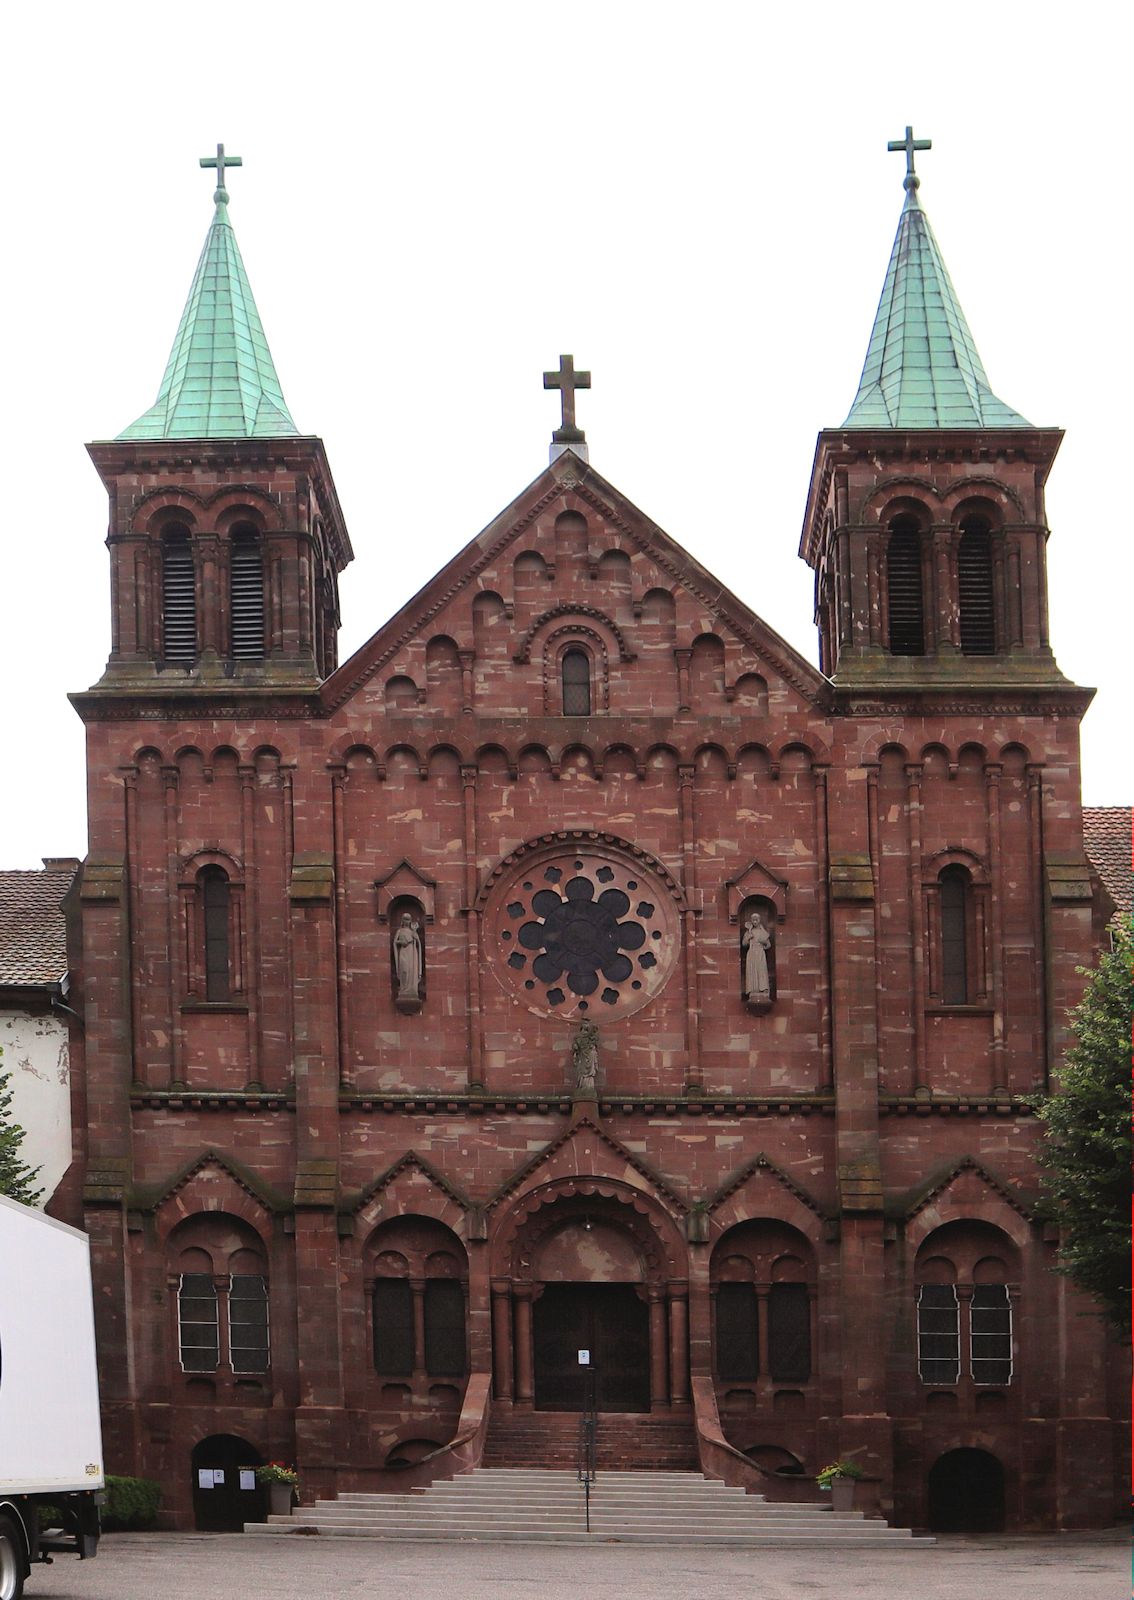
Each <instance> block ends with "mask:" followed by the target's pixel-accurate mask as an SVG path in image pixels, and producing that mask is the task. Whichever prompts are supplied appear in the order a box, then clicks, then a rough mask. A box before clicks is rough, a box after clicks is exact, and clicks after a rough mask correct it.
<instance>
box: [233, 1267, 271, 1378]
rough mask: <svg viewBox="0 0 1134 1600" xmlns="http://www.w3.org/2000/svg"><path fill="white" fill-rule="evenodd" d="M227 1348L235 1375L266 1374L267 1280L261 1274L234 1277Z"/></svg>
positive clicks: (244, 1273) (236, 1274) (248, 1273)
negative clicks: (241, 1373)
mask: <svg viewBox="0 0 1134 1600" xmlns="http://www.w3.org/2000/svg"><path fill="white" fill-rule="evenodd" d="M228 1345H229V1354H230V1357H231V1361H232V1370H233V1372H267V1370H268V1280H267V1279H266V1278H264V1277H261V1276H260V1275H259V1274H258V1273H252V1272H239V1273H237V1272H234V1273H233V1275H232V1282H231V1287H230V1289H229V1292H228Z"/></svg>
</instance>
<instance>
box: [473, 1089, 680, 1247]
mask: <svg viewBox="0 0 1134 1600" xmlns="http://www.w3.org/2000/svg"><path fill="white" fill-rule="evenodd" d="M576 1144H580V1145H581V1146H582V1148H581V1149H579V1150H576V1149H574V1148H572V1149H571V1150H570V1152H569V1155H568V1147H569V1146H570V1147H573V1146H575V1145H576ZM561 1157H562V1159H563V1161H564V1164H566V1162H567V1160H568V1159H570V1163H571V1165H570V1168H569V1170H566V1171H564V1172H562V1173H556V1172H549V1174H548V1175H547V1176H546V1177H545V1178H544V1180H543V1183H542V1184H535V1183H532V1184H531V1185H530V1186H529V1180H532V1179H535V1177H536V1174H537V1173H539V1171H540V1169H541V1168H543V1167H551V1166H552V1165H553V1164H554V1163H555V1162H556V1161H557V1160H558V1159H560V1158H561ZM588 1166H589V1168H590V1170H589V1171H587V1168H588ZM604 1167H605V1170H603V1169H604ZM627 1170H632V1171H634V1172H636V1173H637V1174H638V1176H639V1177H640V1178H641V1179H642V1185H640V1186H639V1185H632V1184H629V1180H628V1179H627V1177H626V1173H627ZM580 1173H584V1174H585V1175H586V1176H587V1177H588V1178H595V1179H599V1178H601V1179H602V1180H603V1181H604V1182H606V1181H608V1180H610V1181H615V1182H619V1183H622V1184H624V1185H627V1186H628V1187H632V1188H634V1189H635V1191H636V1192H637V1191H638V1190H639V1189H640V1190H641V1192H644V1193H646V1194H647V1195H649V1194H653V1196H654V1197H655V1203H656V1204H657V1205H658V1207H659V1210H660V1212H661V1213H662V1214H663V1215H665V1216H667V1217H669V1218H670V1220H671V1221H672V1220H673V1219H674V1218H675V1217H685V1216H686V1215H687V1213H688V1210H689V1207H688V1205H687V1203H686V1202H685V1201H684V1200H683V1199H682V1198H681V1197H680V1195H678V1194H677V1192H676V1191H675V1190H674V1189H672V1188H671V1187H670V1186H669V1184H668V1183H666V1181H665V1179H664V1178H663V1177H662V1176H661V1175H660V1174H659V1173H657V1172H655V1171H654V1169H653V1168H652V1167H651V1166H650V1165H649V1164H648V1163H647V1162H645V1161H643V1160H642V1158H641V1157H640V1156H638V1155H635V1154H634V1152H633V1151H632V1150H628V1149H627V1148H626V1146H625V1145H624V1144H622V1143H621V1142H620V1141H619V1140H618V1139H616V1138H614V1136H613V1135H612V1134H609V1133H607V1132H606V1130H605V1128H603V1127H602V1126H601V1125H600V1124H599V1123H598V1122H596V1121H595V1120H594V1119H593V1118H592V1117H590V1116H581V1117H580V1118H579V1119H578V1121H577V1122H574V1123H572V1124H571V1126H570V1127H569V1128H566V1129H564V1131H563V1132H562V1133H561V1134H560V1135H559V1137H558V1138H557V1139H553V1140H552V1141H551V1143H550V1144H547V1145H545V1146H544V1148H543V1149H542V1150H539V1151H537V1152H536V1154H535V1155H534V1156H533V1157H532V1158H531V1160H530V1161H526V1162H525V1163H524V1164H523V1166H522V1167H520V1168H519V1169H518V1170H517V1171H516V1172H514V1173H513V1174H512V1176H511V1177H510V1178H508V1179H506V1180H505V1182H504V1183H503V1184H502V1185H501V1186H500V1188H499V1189H497V1191H496V1193H495V1194H494V1195H493V1196H492V1198H491V1200H489V1202H488V1204H487V1205H486V1206H485V1208H484V1209H485V1214H486V1215H487V1216H489V1217H491V1216H492V1214H493V1213H494V1212H495V1211H497V1210H498V1209H499V1208H500V1207H502V1206H504V1205H505V1203H506V1202H507V1201H508V1200H509V1198H510V1197H511V1196H513V1195H517V1194H523V1193H528V1192H530V1191H531V1190H534V1189H535V1188H536V1187H543V1188H546V1187H548V1186H549V1185H551V1184H554V1183H555V1182H557V1181H563V1182H568V1181H571V1180H573V1179H576V1178H578V1177H579V1175H580ZM501 1226H502V1224H501V1223H500V1222H497V1224H496V1229H497V1233H499V1229H500V1227H501ZM675 1226H676V1224H675Z"/></svg>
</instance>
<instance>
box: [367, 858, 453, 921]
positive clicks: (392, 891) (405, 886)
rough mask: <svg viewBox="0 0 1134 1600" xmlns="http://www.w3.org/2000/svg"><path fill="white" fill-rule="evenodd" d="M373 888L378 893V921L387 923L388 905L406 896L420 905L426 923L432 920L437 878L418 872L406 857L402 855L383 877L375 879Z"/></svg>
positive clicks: (388, 916)
mask: <svg viewBox="0 0 1134 1600" xmlns="http://www.w3.org/2000/svg"><path fill="white" fill-rule="evenodd" d="M374 888H375V890H376V892H377V895H378V921H379V922H381V923H388V922H389V920H390V907H391V906H392V905H393V904H394V902H395V901H396V900H399V899H401V898H403V897H407V896H408V897H409V898H410V899H412V900H416V901H417V902H418V904H419V905H420V906H421V909H422V911H423V912H424V913H425V920H426V922H427V923H431V922H432V921H433V918H434V914H435V911H436V900H437V880H436V878H427V877H426V875H425V874H424V873H423V872H419V871H418V869H417V867H415V866H414V864H413V862H412V861H410V860H409V859H408V857H405V856H403V857H402V859H401V861H399V862H398V864H397V866H396V867H394V868H393V870H392V871H390V872H387V874H386V876H385V877H384V878H378V879H376V880H375V883H374Z"/></svg>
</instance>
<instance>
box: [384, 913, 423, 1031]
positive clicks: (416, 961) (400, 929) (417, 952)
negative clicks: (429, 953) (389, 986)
mask: <svg viewBox="0 0 1134 1600" xmlns="http://www.w3.org/2000/svg"><path fill="white" fill-rule="evenodd" d="M391 943H392V954H393V958H394V979H395V983H396V988H395V992H394V1000H395V1003H396V1004H397V1006H398V1008H399V1010H407V1011H416V1010H419V1009H420V1007H421V1000H422V993H421V987H422V985H421V980H422V977H423V976H424V972H425V964H424V960H423V951H422V943H421V928H420V926H419V925H418V923H417V922H416V921H415V920H414V917H413V913H412V912H409V911H403V912H402V916H401V920H400V921H399V923H398V926H397V928H396V929H395V930H394V937H393V940H392V941H391Z"/></svg>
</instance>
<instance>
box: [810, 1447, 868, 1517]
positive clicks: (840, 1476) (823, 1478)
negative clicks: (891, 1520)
mask: <svg viewBox="0 0 1134 1600" xmlns="http://www.w3.org/2000/svg"><path fill="white" fill-rule="evenodd" d="M865 1477H866V1473H865V1472H863V1470H862V1468H861V1467H860V1466H859V1465H858V1462H857V1461H842V1460H839V1461H832V1462H831V1463H830V1465H829V1466H826V1467H824V1468H823V1470H822V1472H817V1473H816V1474H815V1482H816V1483H817V1484H818V1485H819V1487H820V1489H829V1490H830V1491H831V1510H832V1511H853V1510H854V1486H855V1484H856V1482H857V1481H858V1480H859V1479H860V1478H865Z"/></svg>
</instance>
